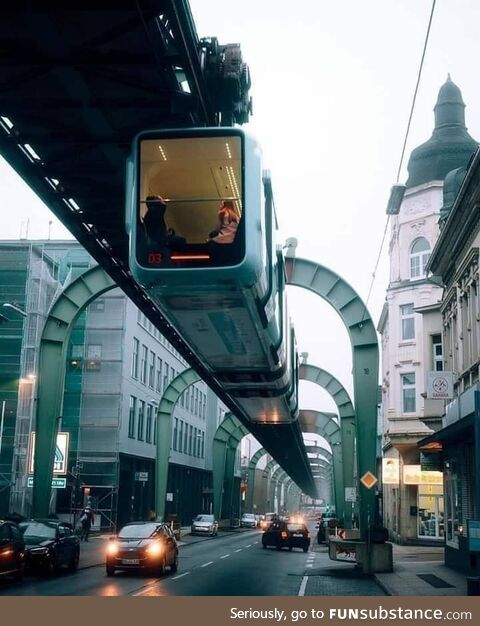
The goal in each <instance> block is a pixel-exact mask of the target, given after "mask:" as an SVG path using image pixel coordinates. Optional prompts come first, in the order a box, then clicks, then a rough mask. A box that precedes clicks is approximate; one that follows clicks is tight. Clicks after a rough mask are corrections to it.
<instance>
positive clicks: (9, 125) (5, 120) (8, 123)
mask: <svg viewBox="0 0 480 626" xmlns="http://www.w3.org/2000/svg"><path fill="white" fill-rule="evenodd" d="M0 120H2V122H3V124H4V125H5V126H6V127H7V129H8V130H11V129H12V128H13V122H12V120H11V119H10V118H8V117H5V116H4V115H0Z"/></svg>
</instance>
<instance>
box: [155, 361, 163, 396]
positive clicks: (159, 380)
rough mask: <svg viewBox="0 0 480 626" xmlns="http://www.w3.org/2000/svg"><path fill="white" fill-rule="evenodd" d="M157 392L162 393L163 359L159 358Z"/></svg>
mask: <svg viewBox="0 0 480 626" xmlns="http://www.w3.org/2000/svg"><path fill="white" fill-rule="evenodd" d="M156 390H157V391H158V393H162V359H161V358H160V357H157V385H156Z"/></svg>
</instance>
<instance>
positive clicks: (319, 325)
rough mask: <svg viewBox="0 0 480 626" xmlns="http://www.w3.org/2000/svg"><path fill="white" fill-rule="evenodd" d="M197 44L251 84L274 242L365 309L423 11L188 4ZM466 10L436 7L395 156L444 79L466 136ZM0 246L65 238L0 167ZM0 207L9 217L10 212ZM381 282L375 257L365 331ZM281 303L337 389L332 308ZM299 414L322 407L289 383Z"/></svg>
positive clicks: (254, 1) (417, 2) (294, 299)
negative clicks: (235, 48) (325, 274)
mask: <svg viewBox="0 0 480 626" xmlns="http://www.w3.org/2000/svg"><path fill="white" fill-rule="evenodd" d="M190 4H191V8H192V13H193V17H194V20H195V23H196V26H197V31H198V34H199V36H200V37H204V36H216V37H217V38H218V39H219V41H220V42H221V43H230V42H239V43H240V44H241V47H242V52H243V57H244V60H245V61H246V62H247V63H248V64H249V66H250V70H251V75H252V89H251V95H252V97H253V109H254V115H253V117H252V118H251V123H249V124H248V128H250V129H251V131H252V132H254V133H255V134H256V136H257V137H258V139H259V141H260V143H261V144H262V147H263V151H264V155H265V167H267V168H268V169H270V170H271V173H272V180H273V186H274V194H275V202H276V207H277V212H278V217H279V221H280V225H281V230H282V236H283V237H284V238H286V237H296V238H297V239H298V241H299V246H298V248H297V256H302V257H306V258H310V259H313V260H315V261H317V262H319V263H321V264H323V265H326V266H328V267H330V268H331V269H332V270H334V271H336V272H337V273H338V274H340V275H341V276H342V277H343V278H344V279H345V280H346V281H347V282H349V283H350V284H351V285H352V287H353V288H354V289H356V291H357V292H358V293H359V294H360V296H361V297H362V298H366V296H367V293H368V289H369V285H370V280H371V273H372V271H373V268H374V265H375V259H376V257H377V254H378V250H379V246H380V241H381V236H382V232H383V229H384V225H385V219H386V216H385V207H386V202H387V199H388V195H389V191H390V187H391V185H392V184H393V183H395V179H396V173H397V168H398V163H399V159H400V153H401V147H402V143H403V137H404V133H405V128H406V123H407V119H408V114H409V110H410V104H411V99H412V95H413V90H414V87H415V82H416V77H417V70H418V65H419V61H420V56H421V51H422V47H423V42H424V37H425V32H426V28H427V23H428V17H429V14H430V9H431V4H432V3H431V0H363V2H359V1H358V0H343V1H342V0H336V1H335V2H332V1H331V0H296V2H290V1H289V2H287V1H285V0H242V2H240V3H239V2H237V1H236V0H190ZM479 24H480V2H478V1H477V0H438V1H437V6H436V11H435V15H434V19H433V24H432V31H431V35H430V43H429V47H428V51H427V56H426V60H425V65H424V70H423V76H422V81H421V84H420V90H419V94H418V100H417V106H416V109H415V113H414V117H413V123H412V128H411V133H410V139H409V142H408V147H407V155H406V157H407V158H406V159H405V163H404V167H403V170H402V175H401V177H400V182H404V181H405V179H406V164H407V161H408V155H409V154H410V152H411V150H412V149H413V148H414V147H415V146H417V145H418V144H420V143H422V142H423V141H425V140H427V139H428V138H429V137H430V135H431V131H432V128H433V106H434V104H435V101H436V98H437V93H438V90H439V88H440V86H441V85H442V84H443V83H444V82H445V80H446V77H447V73H448V72H450V74H451V76H452V79H453V81H454V82H455V83H456V84H457V85H458V86H459V87H460V89H461V90H462V93H463V98H464V101H465V103H466V104H467V109H466V119H467V126H468V127H469V131H470V133H471V135H472V136H473V137H474V138H476V139H479V138H480V89H479V86H478V85H479V78H478V71H477V68H476V66H477V63H478V59H479V58H480V38H479V37H478V25H479ZM0 189H1V197H2V211H1V213H0V227H1V228H0V233H1V234H0V237H1V238H12V239H15V238H18V236H19V234H20V232H22V234H24V233H25V228H26V221H27V219H29V220H30V223H29V233H28V234H29V238H45V237H46V236H47V234H48V228H49V226H48V222H49V220H53V224H52V231H51V232H52V238H54V237H66V236H68V233H67V232H66V231H65V229H63V227H62V226H61V225H60V224H58V222H57V220H56V219H55V218H54V217H53V216H52V215H51V214H50V213H49V211H48V210H47V209H46V208H44V207H43V205H42V203H41V202H40V201H39V200H38V199H37V198H36V197H35V196H34V195H33V193H32V192H31V191H30V190H29V189H28V188H27V187H26V186H25V185H24V184H23V183H22V181H21V180H20V179H19V178H18V177H17V176H16V175H15V174H14V173H13V172H12V170H11V169H10V168H9V166H8V165H7V164H5V163H4V162H1V161H0ZM12 207H13V208H14V210H11V208H12ZM387 280H388V257H387V255H386V254H384V255H383V257H382V262H381V265H380V269H379V271H378V274H377V279H376V282H375V287H374V291H373V295H372V298H371V301H370V304H369V309H370V312H371V315H372V317H373V319H374V323H375V325H376V324H377V322H378V318H379V315H380V312H381V308H382V304H383V301H384V296H385V288H386V286H387ZM290 291H291V294H289V299H290V310H291V315H292V317H293V319H294V323H295V327H296V332H297V340H298V346H299V350H300V351H308V352H309V354H310V358H309V362H310V363H314V364H316V365H319V366H320V367H322V368H324V369H327V370H329V371H330V372H331V373H332V374H334V375H335V376H337V377H338V378H339V379H340V380H341V382H342V383H343V384H344V385H345V386H346V387H347V389H349V390H350V391H351V389H352V382H351V352H350V346H349V341H348V337H347V333H346V331H345V329H344V327H343V326H342V323H341V322H340V321H339V319H338V318H337V316H336V314H335V313H333V310H332V309H331V308H330V307H329V306H328V305H327V304H325V303H322V302H319V301H317V300H318V299H317V298H315V297H314V296H313V295H311V294H308V293H303V292H302V291H300V290H299V289H291V290H290ZM300 406H301V408H317V409H324V410H332V409H333V405H332V402H331V400H330V399H329V398H328V396H327V395H326V394H321V393H319V391H318V390H317V389H313V388H312V385H310V384H309V383H305V384H304V385H303V386H302V395H301V398H300Z"/></svg>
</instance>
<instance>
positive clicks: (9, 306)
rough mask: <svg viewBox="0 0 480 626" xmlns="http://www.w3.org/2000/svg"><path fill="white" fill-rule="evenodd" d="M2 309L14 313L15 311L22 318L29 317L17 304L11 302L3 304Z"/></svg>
mask: <svg viewBox="0 0 480 626" xmlns="http://www.w3.org/2000/svg"><path fill="white" fill-rule="evenodd" d="M2 307H3V308H4V309H10V310H12V311H15V313H18V314H19V315H21V316H22V317H27V314H26V313H25V311H24V310H23V309H21V308H20V307H19V306H17V305H16V304H12V303H11V302H5V303H4V304H2Z"/></svg>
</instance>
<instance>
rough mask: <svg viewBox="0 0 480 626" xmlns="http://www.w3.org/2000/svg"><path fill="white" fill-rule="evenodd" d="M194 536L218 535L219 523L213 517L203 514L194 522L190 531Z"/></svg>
mask: <svg viewBox="0 0 480 626" xmlns="http://www.w3.org/2000/svg"><path fill="white" fill-rule="evenodd" d="M190 532H191V534H192V535H209V536H210V537H213V536H214V535H218V522H217V521H216V519H215V518H214V516H213V515H206V514H203V513H202V514H201V515H197V517H195V518H194V519H193V520H192V527H191V529H190Z"/></svg>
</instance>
